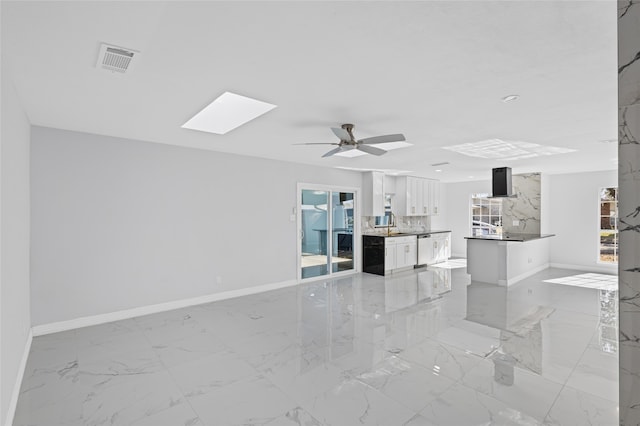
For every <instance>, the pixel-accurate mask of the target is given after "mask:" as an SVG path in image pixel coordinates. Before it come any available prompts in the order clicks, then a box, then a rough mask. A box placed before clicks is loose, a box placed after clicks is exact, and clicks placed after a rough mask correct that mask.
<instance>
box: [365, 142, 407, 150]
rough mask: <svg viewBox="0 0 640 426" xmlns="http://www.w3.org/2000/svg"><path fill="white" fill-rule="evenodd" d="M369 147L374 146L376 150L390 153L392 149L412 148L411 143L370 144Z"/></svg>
mask: <svg viewBox="0 0 640 426" xmlns="http://www.w3.org/2000/svg"><path fill="white" fill-rule="evenodd" d="M370 145H371V146H375V147H376V148H380V149H384V150H385V151H391V150H392V149H399V148H406V147H409V146H413V144H412V143H409V142H385V143H372V144H370Z"/></svg>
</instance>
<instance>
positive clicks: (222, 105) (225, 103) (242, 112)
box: [182, 92, 276, 135]
mask: <svg viewBox="0 0 640 426" xmlns="http://www.w3.org/2000/svg"><path fill="white" fill-rule="evenodd" d="M275 107H276V105H273V104H269V103H266V102H262V101H259V100H257V99H252V98H248V97H246V96H241V95H237V94H235V93H231V92H224V93H223V94H222V95H220V97H218V98H217V99H216V100H215V101H213V102H211V103H210V104H209V105H207V106H206V107H205V108H204V109H203V110H202V111H200V112H199V113H197V114H196V115H194V116H193V118H191V119H190V120H189V121H187V122H186V123H184V124H183V125H182V128H183V129H191V130H199V131H201V132H209V133H216V134H218V135H224V134H225V133H227V132H229V131H231V130H233V129H235V128H236V127H239V126H241V125H243V124H245V123H247V122H249V121H251V120H253V119H254V118H256V117H259V116H261V115H262V114H264V113H266V112H269V111H271V110H272V109H274V108H275Z"/></svg>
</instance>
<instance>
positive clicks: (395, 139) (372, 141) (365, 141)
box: [358, 133, 406, 145]
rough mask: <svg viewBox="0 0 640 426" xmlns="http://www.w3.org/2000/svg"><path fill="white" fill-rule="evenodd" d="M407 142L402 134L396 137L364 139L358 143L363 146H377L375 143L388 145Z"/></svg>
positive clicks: (383, 136)
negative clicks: (389, 143)
mask: <svg viewBox="0 0 640 426" xmlns="http://www.w3.org/2000/svg"><path fill="white" fill-rule="evenodd" d="M404 140H406V139H405V138H404V135H403V134H402V133H398V134H395V135H382V136H374V137H372V138H364V139H361V140H359V141H358V143H359V144H360V143H363V144H369V145H370V144H375V143H386V142H400V141H404Z"/></svg>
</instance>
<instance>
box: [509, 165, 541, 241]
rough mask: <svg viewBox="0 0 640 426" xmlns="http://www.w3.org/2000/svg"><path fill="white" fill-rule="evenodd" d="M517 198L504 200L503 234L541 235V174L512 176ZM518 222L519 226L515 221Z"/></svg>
mask: <svg viewBox="0 0 640 426" xmlns="http://www.w3.org/2000/svg"><path fill="white" fill-rule="evenodd" d="M511 183H512V185H513V193H514V194H515V195H516V196H517V197H516V198H505V199H503V200H502V232H504V233H525V234H539V233H540V194H541V181H540V173H524V174H517V175H513V176H511ZM514 220H517V221H518V222H519V223H518V225H514V224H513V221H514Z"/></svg>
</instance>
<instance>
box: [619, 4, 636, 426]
mask: <svg viewBox="0 0 640 426" xmlns="http://www.w3.org/2000/svg"><path fill="white" fill-rule="evenodd" d="M618 113H619V114H618V160H619V162H618V164H619V166H618V188H619V189H618V191H619V192H618V199H619V201H618V208H619V220H620V227H619V238H620V241H619V244H620V257H619V261H618V268H619V269H618V270H619V298H620V299H619V309H620V314H619V315H620V317H619V339H620V342H619V345H620V346H619V350H620V352H619V361H620V364H619V365H620V367H619V368H620V376H619V377H620V424H621V425H638V424H640V3H638V2H637V1H634V0H625V1H618Z"/></svg>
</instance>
